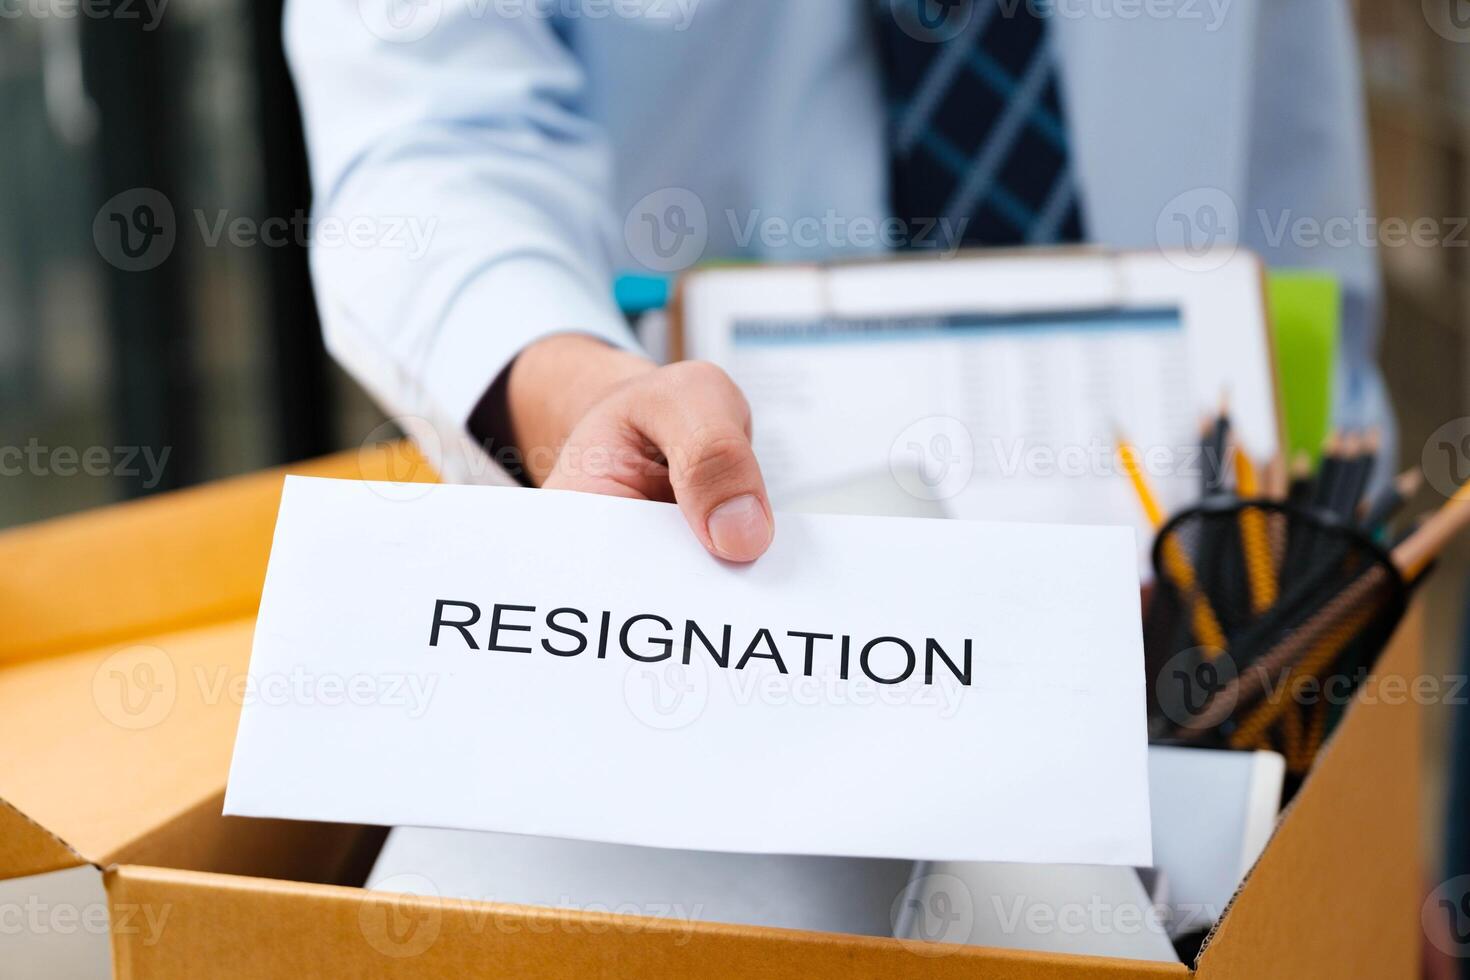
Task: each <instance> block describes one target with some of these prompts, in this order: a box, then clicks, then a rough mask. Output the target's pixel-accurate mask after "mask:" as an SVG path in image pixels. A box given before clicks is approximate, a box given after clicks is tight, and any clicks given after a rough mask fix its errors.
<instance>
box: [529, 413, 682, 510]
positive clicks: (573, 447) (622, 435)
mask: <svg viewBox="0 0 1470 980" xmlns="http://www.w3.org/2000/svg"><path fill="white" fill-rule="evenodd" d="M658 456H659V451H658V450H657V449H655V448H654V447H652V446H651V445H650V444H649V442H648V440H647V439H646V438H645V437H644V436H643V435H642V434H641V433H639V432H638V431H637V430H636V429H635V428H633V426H632V425H631V424H630V423H629V422H628V421H627V420H626V419H625V418H622V417H617V416H607V417H600V418H597V419H590V420H588V421H586V422H584V423H583V424H582V425H580V426H578V427H577V429H576V430H575V431H573V433H572V435H571V437H570V438H569V439H568V440H567V443H566V445H565V446H563V447H562V448H561V452H560V453H559V456H558V458H557V460H556V464H555V466H554V467H553V468H552V470H551V473H550V474H549V475H548V476H547V478H546V480H545V481H544V482H543V483H542V486H544V487H546V488H547V489H550V490H576V491H579V492H581V493H596V494H602V495H604V496H609V497H628V498H631V499H634V500H658V501H663V502H665V503H673V502H674V492H673V490H672V489H671V488H670V486H669V471H668V468H667V467H666V466H665V465H664V464H663V462H662V460H661V459H660V458H658Z"/></svg>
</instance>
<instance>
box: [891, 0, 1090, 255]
mask: <svg viewBox="0 0 1470 980" xmlns="http://www.w3.org/2000/svg"><path fill="white" fill-rule="evenodd" d="M880 6H881V8H882V9H881V11H880V16H879V22H880V25H881V26H880V28H879V36H880V47H881V51H882V57H883V62H884V74H885V79H886V83H887V93H888V98H889V103H890V106H891V111H892V117H891V125H890V136H889V140H890V147H891V151H892V172H891V182H892V183H891V186H892V204H893V212H894V216H895V217H898V218H901V219H904V220H906V221H908V222H910V227H911V228H922V227H923V226H925V225H926V224H928V223H930V222H932V221H933V220H935V219H948V220H949V221H950V222H952V224H951V225H950V228H952V229H955V230H956V231H957V230H958V223H959V222H960V221H967V224H966V225H965V227H964V231H963V233H962V234H960V237H961V239H962V243H963V244H965V245H1023V244H1028V245H1044V244H1055V243H1060V242H1077V241H1081V240H1082V237H1083V231H1082V215H1081V210H1080V207H1079V203H1078V198H1077V188H1076V184H1075V182H1074V180H1073V176H1072V169H1071V161H1070V157H1069V154H1068V150H1067V126H1066V119H1065V117H1064V115H1063V112H1062V104H1061V99H1060V96H1059V95H1058V91H1057V69H1056V64H1055V61H1054V58H1053V55H1052V50H1051V46H1050V44H1049V43H1048V36H1047V28H1046V24H1045V22H1044V21H1043V20H1041V19H1040V18H1039V17H1038V16H1037V14H1036V12H1035V10H1034V9H1033V5H1032V3H1030V2H1028V0H880ZM912 244H913V245H914V246H915V247H924V246H926V245H928V246H935V245H946V244H953V242H952V241H951V242H943V241H939V240H938V236H932V239H931V240H925V241H917V242H913V243H912Z"/></svg>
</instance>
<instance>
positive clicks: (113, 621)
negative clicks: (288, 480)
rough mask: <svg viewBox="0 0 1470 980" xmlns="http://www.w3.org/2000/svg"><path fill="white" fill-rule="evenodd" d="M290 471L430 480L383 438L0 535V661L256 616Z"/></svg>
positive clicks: (413, 459) (414, 458) (405, 448)
mask: <svg viewBox="0 0 1470 980" xmlns="http://www.w3.org/2000/svg"><path fill="white" fill-rule="evenodd" d="M288 472H290V473H301V474H306V475H311V476H334V477H341V478H344V479H369V480H384V479H392V480H396V481H400V482H431V481H433V480H434V479H435V476H434V474H433V472H432V471H430V469H429V467H428V465H427V464H426V463H424V462H423V459H422V457H420V456H419V455H418V454H417V453H416V452H415V451H414V450H413V449H412V448H411V447H410V446H409V445H408V444H407V443H385V444H382V445H377V446H368V447H364V449H362V450H360V451H358V452H351V453H342V454H339V455H337V456H330V457H327V458H326V459H321V460H316V461H314V462H310V463H302V464H298V465H293V466H290V467H287V468H285V469H280V470H271V471H267V472H264V473H259V474H254V475H251V476H245V477H240V478H238V479H234V480H226V481H223V482H220V483H213V484H209V485H207V486H204V487H200V488H197V489H193V490H183V491H179V492H176V493H167V494H161V495H159V496H157V497H151V498H149V499H147V500H142V501H137V502H134V503H127V504H121V505H118V506H114V507H105V508H101V509H99V510H95V511H90V512H87V513H84V514H80V515H77V516H73V517H65V518H61V519H58V520H53V521H46V522H43V523H40V524H34V525H30V526H27V527H21V528H17V529H14V530H10V531H6V532H4V533H0V568H5V569H8V570H9V572H10V574H7V575H6V576H4V578H3V579H0V622H4V623H5V631H4V633H3V634H0V665H3V664H4V663H5V662H6V661H15V660H21V659H25V658H29V657H35V656H41V655H44V654H51V653H59V652H66V651H73V650H80V649H87V648H91V647H97V646H101V645H103V644H106V643H110V642H117V641H120V640H123V639H127V638H129V637H136V636H144V635H148V634H152V633H161V632H168V631H171V630H175V629H180V628H183V627H187V626H194V625H199V624H201V623H210V622H218V621H220V620H225V619H233V618H238V617H241V616H250V615H254V613H255V609H256V606H257V605H258V604H259V602H260V587H261V584H262V582H264V580H265V565H266V559H267V558H268V557H269V555H270V545H271V534H272V531H273V530H274V528H275V523H276V510H277V507H278V506H279V504H280V500H281V480H282V478H283V477H284V475H285V474H286V473H288ZM21 573H23V574H21Z"/></svg>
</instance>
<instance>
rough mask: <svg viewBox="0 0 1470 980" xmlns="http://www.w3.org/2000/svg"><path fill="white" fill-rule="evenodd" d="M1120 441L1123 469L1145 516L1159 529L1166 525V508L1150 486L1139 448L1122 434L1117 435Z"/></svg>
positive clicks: (1119, 448) (1119, 450)
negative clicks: (1139, 456) (1135, 447)
mask: <svg viewBox="0 0 1470 980" xmlns="http://www.w3.org/2000/svg"><path fill="white" fill-rule="evenodd" d="M1116 439H1117V442H1118V457H1119V458H1120V459H1121V460H1122V461H1123V470H1124V472H1126V473H1127V474H1128V479H1129V481H1130V482H1132V484H1133V492H1134V493H1135V494H1136V495H1137V496H1138V502H1139V503H1140V504H1142V505H1143V513H1144V516H1146V517H1147V518H1148V522H1149V524H1151V525H1152V526H1153V529H1154V530H1155V531H1157V530H1158V529H1159V528H1161V527H1163V526H1164V508H1163V507H1162V506H1161V505H1160V504H1159V498H1158V496H1157V495H1156V494H1155V493H1154V488H1153V487H1151V486H1149V483H1148V476H1147V475H1145V474H1144V472H1143V464H1142V462H1141V461H1140V460H1139V458H1138V450H1137V449H1134V448H1133V444H1132V443H1130V442H1129V441H1128V440H1127V439H1125V438H1124V437H1123V436H1122V434H1121V433H1120V434H1118V435H1117V436H1116Z"/></svg>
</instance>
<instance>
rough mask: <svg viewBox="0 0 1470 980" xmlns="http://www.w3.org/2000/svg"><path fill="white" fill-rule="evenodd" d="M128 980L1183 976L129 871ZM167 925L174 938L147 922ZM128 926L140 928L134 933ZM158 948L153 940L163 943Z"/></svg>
mask: <svg viewBox="0 0 1470 980" xmlns="http://www.w3.org/2000/svg"><path fill="white" fill-rule="evenodd" d="M106 883H107V892H108V898H109V900H110V902H111V904H112V908H113V922H114V928H115V936H114V942H113V958H114V963H113V968H114V971H115V975H116V977H117V980H141V978H145V977H146V978H148V980H170V978H190V980H192V978H194V977H200V976H230V977H235V978H237V980H257V978H267V977H270V978H276V977H297V976H309V975H313V974H315V973H317V972H319V971H320V970H321V969H322V968H323V967H324V966H325V965H329V968H330V972H331V973H332V975H334V976H342V977H390V978H391V977H398V978H410V977H412V978H428V977H455V976H485V975H490V974H492V973H493V974H494V975H496V976H507V977H517V978H539V977H545V978H557V980H560V978H563V977H614V976H616V977H688V976H699V977H710V978H730V980H736V978H739V980H746V978H750V977H760V978H762V980H776V978H783V977H789V978H792V980H814V978H819V977H843V978H847V977H858V976H873V977H883V978H886V980H902V978H907V977H912V978H915V980H917V978H921V977H923V978H940V980H942V978H946V977H953V978H966V980H975V978H979V977H1005V978H1007V980H1060V978H1067V980H1103V978H1107V980H1114V978H1118V980H1121V978H1124V977H1129V978H1137V977H1172V978H1176V980H1177V978H1183V977H1188V975H1189V971H1188V970H1186V969H1185V968H1184V967H1183V966H1181V965H1179V964H1157V963H1143V962H1138V961H1132V960H1108V959H1099V958H1094V957H1083V956H1058V955H1046V954H1036V953H1025V952H1015V951H1006V950H994V949H981V948H977V947H967V946H928V947H922V948H920V947H917V946H915V945H911V944H907V943H902V942H898V941H896V940H889V939H874V938H869V937H854V936H838V935H831V934H824V933H808V932H793V931H787V930H781V929H755V928H749V927H744V926H725V925H713V924H697V925H691V924H689V923H684V922H673V921H669V920H662V919H649V918H637V917H632V916H619V915H609V914H605V913H594V912H573V911H567V910H559V909H535V908H524V907H519V906H509V905H494V904H489V903H483V902H468V901H458V900H455V901H450V900H441V899H434V898H424V897H419V898H414V897H409V896H401V895H389V894H382V893H377V892H365V891H361V890H358V889H352V888H336V887H331V886H324V885H314V886H313V885H298V884H293V883H289V882H280V881H265V880H261V879H252V878H235V877H230V876H226V875H210V874H199V873H194V872H182V871H166V870H161V869H158V868H146V867H136V866H133V865H124V866H121V867H118V868H115V869H113V870H112V871H110V872H109V873H108V874H107V876H106ZM150 916H151V921H153V922H154V923H157V922H159V921H160V920H162V921H163V922H164V925H163V927H162V929H161V931H160V930H154V931H153V932H151V933H150V931H149V930H148V929H147V927H146V923H147V922H149V921H150V918H149V917H150ZM124 917H127V919H128V922H129V923H130V924H131V925H132V926H133V927H134V928H132V929H123V928H121V927H120V926H121V923H122V922H123V920H124ZM150 938H152V940H153V941H151V942H150V941H149V939H150Z"/></svg>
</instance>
